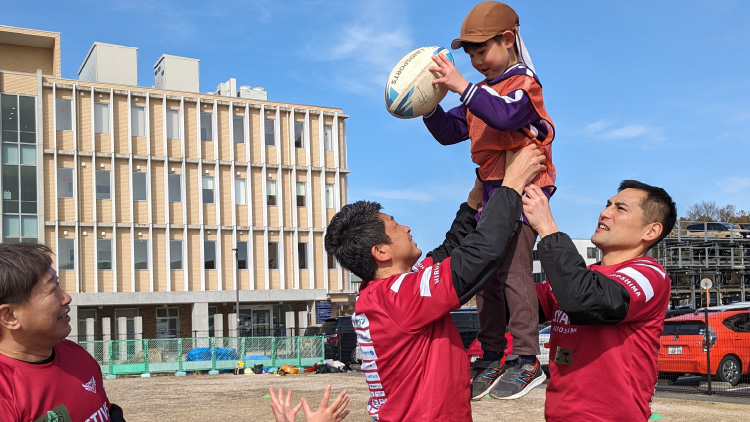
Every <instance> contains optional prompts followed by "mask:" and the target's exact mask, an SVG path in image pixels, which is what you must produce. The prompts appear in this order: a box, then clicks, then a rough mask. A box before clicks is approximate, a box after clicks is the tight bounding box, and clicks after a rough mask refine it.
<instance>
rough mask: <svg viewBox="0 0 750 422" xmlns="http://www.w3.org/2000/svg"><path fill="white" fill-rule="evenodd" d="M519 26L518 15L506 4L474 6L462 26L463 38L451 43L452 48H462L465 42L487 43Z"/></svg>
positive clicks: (480, 4) (484, 3)
mask: <svg viewBox="0 0 750 422" xmlns="http://www.w3.org/2000/svg"><path fill="white" fill-rule="evenodd" d="M516 25H518V15H517V14H516V12H515V11H514V10H513V9H511V7H510V6H508V5H507V4H505V3H500V2H499V1H483V2H481V3H479V4H478V5H476V6H474V8H473V9H471V12H469V14H468V15H466V19H464V23H463V24H462V25H461V36H460V37H458V38H456V39H455V40H453V42H451V48H452V49H454V50H455V49H457V48H461V45H462V44H463V43H464V42H476V43H480V42H485V41H487V40H489V39H490V38H492V37H494V36H495V35H499V34H501V33H502V32H503V31H508V30H511V31H512V30H513V28H515V26H516Z"/></svg>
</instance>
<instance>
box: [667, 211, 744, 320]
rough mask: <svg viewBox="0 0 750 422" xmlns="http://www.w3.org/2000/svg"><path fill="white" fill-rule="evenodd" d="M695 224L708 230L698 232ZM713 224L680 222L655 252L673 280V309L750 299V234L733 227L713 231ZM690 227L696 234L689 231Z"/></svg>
mask: <svg viewBox="0 0 750 422" xmlns="http://www.w3.org/2000/svg"><path fill="white" fill-rule="evenodd" d="M696 224H702V225H703V226H704V227H705V230H703V231H699V232H696V231H695V225H696ZM711 224H712V223H710V222H706V223H703V222H694V221H679V222H678V224H677V226H676V227H675V229H674V230H673V231H672V233H670V235H669V236H667V237H666V238H665V239H664V240H662V241H661V242H659V244H658V245H657V247H656V248H654V250H652V255H653V257H654V258H655V259H656V260H657V261H658V262H659V263H660V264H661V265H662V266H663V267H664V269H665V270H666V271H667V274H668V275H669V278H670V280H672V297H671V300H670V304H671V306H670V307H671V308H678V307H681V306H684V307H693V308H699V307H703V306H706V305H708V306H715V305H721V304H729V303H733V302H743V301H745V300H750V293H748V291H750V272H749V271H748V266H750V232H748V231H744V230H741V229H739V230H735V228H734V227H730V229H729V230H727V231H726V232H717V231H711V229H710V227H711ZM723 224H725V223H723ZM689 226H690V227H693V231H688V230H687V227H689ZM746 236H747V237H746ZM705 287H708V288H707V289H706V288H705Z"/></svg>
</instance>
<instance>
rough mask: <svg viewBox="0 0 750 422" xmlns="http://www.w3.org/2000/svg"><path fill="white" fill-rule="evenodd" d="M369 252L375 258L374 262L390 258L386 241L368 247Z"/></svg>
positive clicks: (389, 250) (389, 249)
mask: <svg viewBox="0 0 750 422" xmlns="http://www.w3.org/2000/svg"><path fill="white" fill-rule="evenodd" d="M370 253H371V254H372V257H373V258H374V259H375V262H378V263H380V262H386V261H390V260H391V248H390V245H389V244H387V243H378V244H377V245H375V246H373V247H372V248H370Z"/></svg>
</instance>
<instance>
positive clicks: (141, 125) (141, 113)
mask: <svg viewBox="0 0 750 422" xmlns="http://www.w3.org/2000/svg"><path fill="white" fill-rule="evenodd" d="M130 132H131V133H130V136H140V137H144V136H146V109H145V108H144V107H141V106H130Z"/></svg>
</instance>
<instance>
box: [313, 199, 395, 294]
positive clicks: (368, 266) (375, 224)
mask: <svg viewBox="0 0 750 422" xmlns="http://www.w3.org/2000/svg"><path fill="white" fill-rule="evenodd" d="M381 209H382V207H381V206H380V204H379V203H377V202H370V201H357V202H355V203H353V204H349V205H344V207H343V208H341V211H339V212H337V213H336V215H334V216H333V218H332V219H331V222H330V223H328V228H327V229H326V236H325V248H326V252H328V254H329V255H333V256H334V257H336V260H337V261H338V262H339V264H341V266H342V267H344V268H346V269H348V270H349V271H351V272H353V273H354V274H356V275H357V276H358V277H360V278H361V279H362V282H363V283H366V282H368V281H370V280H372V279H374V278H375V272H376V271H377V265H376V263H375V258H373V256H372V253H371V252H370V249H372V247H373V246H375V245H378V244H380V243H391V239H390V238H389V237H388V235H387V234H385V223H383V220H381V219H380V217H378V213H379V212H380V210H381Z"/></svg>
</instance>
